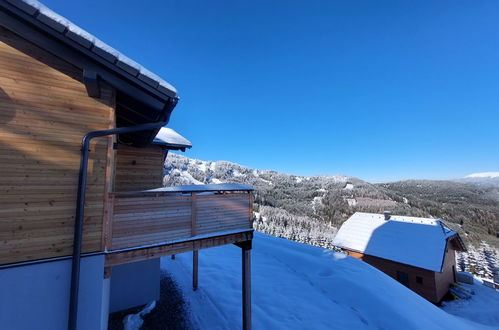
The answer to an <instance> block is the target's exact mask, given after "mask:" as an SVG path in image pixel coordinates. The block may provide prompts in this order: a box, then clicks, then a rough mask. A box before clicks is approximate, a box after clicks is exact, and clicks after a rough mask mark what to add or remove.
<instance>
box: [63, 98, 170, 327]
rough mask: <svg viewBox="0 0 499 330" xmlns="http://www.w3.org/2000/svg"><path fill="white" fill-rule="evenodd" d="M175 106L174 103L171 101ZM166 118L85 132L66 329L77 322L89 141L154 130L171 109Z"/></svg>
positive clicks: (159, 125) (167, 118) (162, 122)
mask: <svg viewBox="0 0 499 330" xmlns="http://www.w3.org/2000/svg"><path fill="white" fill-rule="evenodd" d="M172 105H173V106H175V103H172ZM172 108H173V107H172ZM167 110H170V111H167V115H166V116H165V117H166V120H165V121H161V122H156V123H149V124H143V125H138V126H131V127H120V128H113V129H108V130H103V131H93V132H89V133H87V134H86V135H85V136H84V137H83V140H82V147H81V158H80V172H79V178H78V195H77V199H76V215H75V228H74V238H73V260H72V264H71V289H70V298H69V318H68V329H69V330H76V324H77V316H78V315H77V311H78V290H79V286H80V285H79V284H80V283H79V282H80V259H81V246H82V237H83V218H84V214H85V192H86V188H87V168H88V155H89V151H90V150H89V146H90V141H91V140H92V139H94V138H97V137H103V136H109V135H117V134H125V133H133V132H140V131H148V130H156V129H159V128H161V127H163V126H165V125H166V124H167V123H168V120H169V114H170V113H171V109H167Z"/></svg>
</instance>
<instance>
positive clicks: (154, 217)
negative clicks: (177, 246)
mask: <svg viewBox="0 0 499 330" xmlns="http://www.w3.org/2000/svg"><path fill="white" fill-rule="evenodd" d="M112 195H113V198H112V200H113V201H114V208H113V217H112V226H111V230H112V234H111V235H109V236H110V237H112V242H110V244H109V245H108V246H109V249H110V250H114V249H123V248H130V247H134V246H142V245H147V244H156V243H161V242H168V241H172V240H179V239H186V238H189V237H192V236H195V235H205V234H210V233H219V232H227V231H233V230H247V229H251V228H252V224H251V218H250V217H249V213H248V208H249V203H250V202H251V193H248V192H244V193H225V194H209V195H207V194H197V195H196V194H194V198H193V195H192V194H191V195H172V194H168V195H156V196H155V195H154V194H152V195H151V194H150V193H145V194H142V195H141V194H138V195H135V196H127V195H122V196H120V194H119V193H116V194H112Z"/></svg>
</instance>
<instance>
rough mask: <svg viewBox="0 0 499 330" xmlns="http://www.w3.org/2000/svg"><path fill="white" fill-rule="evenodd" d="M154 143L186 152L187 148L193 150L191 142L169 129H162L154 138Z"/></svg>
mask: <svg viewBox="0 0 499 330" xmlns="http://www.w3.org/2000/svg"><path fill="white" fill-rule="evenodd" d="M153 143H154V144H159V145H163V146H165V147H167V148H170V149H182V150H185V148H192V143H191V141H189V140H187V139H186V138H185V137H183V136H182V135H180V134H178V133H177V132H175V131H174V130H173V129H171V128H169V127H162V128H161V129H160V130H159V132H158V134H157V135H156V137H155V138H154V140H153Z"/></svg>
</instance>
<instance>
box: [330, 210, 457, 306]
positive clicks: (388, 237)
mask: <svg viewBox="0 0 499 330" xmlns="http://www.w3.org/2000/svg"><path fill="white" fill-rule="evenodd" d="M333 244H334V245H335V246H336V247H338V248H341V249H343V250H344V251H346V252H347V253H348V255H350V256H352V257H354V258H357V259H360V260H362V261H365V262H367V263H368V264H370V265H372V266H374V267H376V268H378V269H379V270H381V271H382V272H384V273H385V274H387V275H389V276H391V277H393V278H394V279H396V280H397V281H399V282H400V283H402V284H403V285H405V286H407V287H408V288H410V289H411V290H413V291H414V292H416V293H418V294H419V295H420V296H422V297H424V298H426V299H427V300H429V301H431V302H433V303H439V302H440V301H441V300H442V298H443V297H444V296H445V294H446V293H447V292H448V291H449V287H450V285H451V284H452V283H454V282H456V255H455V251H465V250H466V248H465V246H464V244H463V242H462V240H461V238H460V237H459V235H458V234H457V233H456V232H455V231H452V230H450V229H449V228H447V227H445V226H444V224H443V223H442V221H441V220H439V219H429V218H418V217H405V216H398V215H397V216H392V215H390V213H389V212H385V214H373V213H362V212H356V213H355V214H354V215H352V216H351V217H350V218H349V219H348V220H347V221H345V223H344V224H343V225H342V226H341V228H340V230H339V231H338V234H337V235H336V237H335V239H334V241H333Z"/></svg>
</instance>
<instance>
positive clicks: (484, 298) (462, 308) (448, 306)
mask: <svg viewBox="0 0 499 330" xmlns="http://www.w3.org/2000/svg"><path fill="white" fill-rule="evenodd" d="M474 282H475V283H474V285H470V284H465V283H459V285H460V286H462V287H464V288H465V289H466V290H468V291H473V292H474V293H475V294H474V295H471V298H470V299H468V300H464V299H460V300H454V301H450V302H446V303H444V306H443V307H442V309H443V310H444V311H446V312H448V313H451V314H454V315H459V316H462V317H465V318H467V319H470V320H473V321H475V322H479V323H482V324H487V325H491V326H494V327H496V328H497V329H499V291H498V290H494V289H492V288H488V287H486V286H484V285H483V283H482V281H481V280H480V279H477V278H475V281H474Z"/></svg>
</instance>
